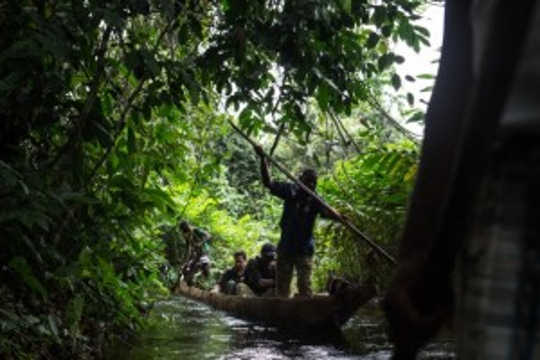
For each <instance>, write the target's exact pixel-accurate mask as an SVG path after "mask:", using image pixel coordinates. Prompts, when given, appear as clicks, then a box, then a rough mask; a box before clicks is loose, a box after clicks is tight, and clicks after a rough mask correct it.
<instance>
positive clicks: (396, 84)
mask: <svg viewBox="0 0 540 360" xmlns="http://www.w3.org/2000/svg"><path fill="white" fill-rule="evenodd" d="M391 81H392V86H393V87H394V89H396V90H399V88H400V87H401V77H400V76H399V75H398V74H394V75H392V80H391Z"/></svg>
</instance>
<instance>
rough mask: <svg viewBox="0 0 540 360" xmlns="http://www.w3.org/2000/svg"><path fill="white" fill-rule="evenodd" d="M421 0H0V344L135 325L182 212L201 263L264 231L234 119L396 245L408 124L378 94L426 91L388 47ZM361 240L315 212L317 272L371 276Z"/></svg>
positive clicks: (320, 278) (10, 352) (405, 37)
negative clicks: (205, 247)
mask: <svg viewBox="0 0 540 360" xmlns="http://www.w3.org/2000/svg"><path fill="white" fill-rule="evenodd" d="M424 5H425V1H421V0H389V1H377V0H296V1H289V0H265V1H264V0H251V1H247V0H192V1H190V0H108V1H102V0H86V1H79V0H73V1H69V0H55V1H51V0H33V1H30V0H7V1H3V2H2V3H1V4H0V29H1V32H2V34H3V35H2V37H1V38H0V109H1V112H2V118H3V119H4V120H3V121H2V122H1V124H0V201H1V204H2V206H1V207H0V238H1V239H2V240H1V241H2V249H3V250H2V252H1V253H0V266H1V267H0V277H1V284H0V300H1V302H0V356H2V357H3V358H53V357H54V358H66V359H67V358H69V359H72V358H86V357H99V356H101V355H102V351H103V349H104V346H105V345H106V344H107V343H108V342H109V341H110V340H111V339H113V338H115V337H120V338H123V337H125V336H126V335H130V334H134V333H135V332H136V330H137V329H138V328H139V327H140V326H144V324H145V320H144V314H145V312H147V311H148V309H149V308H150V306H151V303H152V301H153V300H155V299H156V298H157V297H159V296H167V294H168V292H169V289H168V287H169V286H170V283H171V281H174V279H172V278H171V271H167V269H169V270H170V267H169V266H168V265H167V263H168V261H167V258H166V256H165V243H164V241H163V236H162V235H163V233H164V232H167V231H168V232H171V231H172V232H174V231H175V229H177V224H178V222H179V221H180V220H182V219H185V220H187V221H189V222H190V223H192V224H194V225H196V226H198V227H201V228H203V229H205V230H206V231H208V232H209V233H211V234H212V235H213V237H214V241H213V245H212V258H213V261H214V267H213V273H212V276H213V277H214V278H217V276H219V271H221V270H223V269H224V268H226V267H227V266H230V263H231V254H232V253H233V252H234V251H236V250H237V249H240V248H243V249H245V250H246V251H247V252H248V253H249V254H250V255H254V254H256V253H257V251H258V250H259V247H260V245H261V244H262V243H263V242H265V241H268V240H269V241H272V242H274V243H275V242H277V241H278V239H279V228H278V225H277V224H278V220H279V216H280V212H281V203H280V201H278V200H277V199H275V198H272V197H271V196H270V195H269V194H268V193H267V191H265V190H264V189H263V187H262V185H261V183H260V180H259V167H258V161H257V158H256V155H255V154H254V152H253V151H252V149H251V148H250V146H249V145H248V144H247V143H246V142H245V141H244V140H243V139H242V138H241V137H239V136H238V135H237V134H235V133H234V132H233V130H232V129H231V127H230V126H229V125H228V123H227V120H228V119H232V120H233V121H234V122H236V123H238V124H239V125H240V126H241V127H242V128H243V129H244V130H245V131H247V132H248V133H249V134H250V136H252V137H253V138H255V139H257V140H258V141H260V142H261V143H262V144H263V146H264V147H265V149H267V150H268V151H270V149H272V152H273V154H274V156H275V157H276V158H277V159H279V160H280V161H281V162H282V163H283V164H286V166H287V167H289V168H290V169H291V170H293V171H298V170H299V169H301V168H303V167H305V166H312V167H315V168H317V170H318V171H319V173H320V174H321V180H320V183H319V188H318V191H319V192H320V194H321V195H322V196H323V197H324V198H325V199H326V200H327V201H328V202H329V203H330V204H332V205H333V206H335V207H336V208H337V209H339V211H341V212H342V213H344V214H347V216H348V217H349V218H350V219H352V220H353V222H354V223H355V224H356V225H357V226H358V227H359V228H360V229H362V231H364V232H365V233H366V234H368V235H369V236H371V237H372V238H373V239H374V240H375V241H377V242H378V243H379V244H381V245H382V246H384V247H385V248H386V249H387V250H388V251H390V252H395V250H396V249H395V246H396V238H397V235H398V233H399V230H400V227H401V225H402V222H403V216H404V211H405V208H406V202H407V196H408V193H409V191H410V189H411V186H412V181H413V179H414V175H415V169H416V162H417V155H418V141H417V140H416V139H415V138H414V136H413V135H411V134H410V133H409V132H408V131H407V130H406V129H405V128H403V126H402V125H400V123H399V122H398V121H396V120H395V119H393V118H392V117H391V116H390V115H388V113H387V111H385V109H387V107H388V104H389V102H392V103H393V104H396V103H398V104H399V108H400V109H401V110H402V117H403V120H405V119H407V118H408V119H409V120H410V121H421V120H422V111H421V110H418V109H416V108H415V99H414V96H413V95H412V94H410V93H405V92H403V91H402V81H405V80H408V81H414V80H415V78H414V76H410V75H408V76H407V77H406V78H404V79H402V78H401V77H400V76H399V75H397V74H396V73H395V70H394V67H393V65H394V64H395V63H401V62H403V61H404V59H403V57H402V56H400V55H399V54H396V53H394V52H393V50H392V49H393V44H395V43H396V42H398V41H402V42H405V43H407V44H408V45H409V46H410V47H412V48H414V49H415V50H416V51H419V49H420V47H421V46H423V45H425V44H428V37H429V32H428V31H427V30H426V29H425V28H423V27H421V26H418V25H417V24H416V23H415V21H417V20H419V19H420V14H421V10H422V7H423V6H424ZM411 75H414V74H411ZM274 148H275V151H274ZM273 176H274V177H279V174H278V173H277V172H276V171H275V170H274V171H273ZM368 250H369V248H368V247H367V246H366V245H365V244H364V243H362V242H361V241H359V240H358V239H357V238H356V237H355V236H353V235H351V234H350V233H349V232H347V231H346V229H345V228H344V227H343V226H341V225H338V224H336V223H330V222H328V223H327V222H325V221H320V222H319V225H318V226H317V254H316V272H315V274H314V280H315V282H316V284H317V286H318V287H319V288H320V287H321V286H322V284H323V282H324V280H325V278H326V276H327V273H328V271H333V272H336V273H338V274H340V275H343V276H347V277H349V278H351V279H361V278H363V277H364V276H366V273H367V272H368V271H371V272H373V273H374V274H376V275H377V279H379V286H380V287H381V288H384V284H385V281H386V278H387V276H388V274H389V272H390V271H391V267H389V266H387V264H385V262H384V261H381V260H380V259H378V258H376V257H375V259H374V260H373V261H370V262H369V264H368V263H365V262H364V259H365V255H366V254H367V253H368ZM164 269H165V270H164ZM172 275H174V271H172Z"/></svg>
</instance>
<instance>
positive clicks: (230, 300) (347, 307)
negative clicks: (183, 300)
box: [175, 283, 376, 329]
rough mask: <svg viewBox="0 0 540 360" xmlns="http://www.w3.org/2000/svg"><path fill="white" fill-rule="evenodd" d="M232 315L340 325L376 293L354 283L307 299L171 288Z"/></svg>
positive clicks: (297, 324)
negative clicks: (333, 292)
mask: <svg viewBox="0 0 540 360" xmlns="http://www.w3.org/2000/svg"><path fill="white" fill-rule="evenodd" d="M175 292H176V293H177V294H180V295H183V296H185V297H187V298H190V299H192V300H196V301H200V302H203V303H205V304H208V305H210V306H212V307H214V308H215V309H218V310H223V311H226V312H228V313H230V314H232V315H234V316H237V317H240V318H243V319H247V320H252V321H257V322H262V323H265V324H268V325H274V326H279V327H289V328H302V329H311V328H340V327H341V326H342V325H343V324H345V323H346V322H347V320H349V319H350V318H351V317H352V316H353V315H354V313H355V312H356V311H357V310H358V308H359V307H360V306H362V305H364V304H365V303H366V302H368V301H369V300H370V299H371V298H373V297H374V296H375V295H376V291H375V288H374V287H373V286H358V287H354V288H351V289H347V290H345V291H344V292H343V293H341V294H338V295H315V296H313V297H310V298H289V299H285V298H278V297H271V298H267V297H240V296H234V295H225V294H219V293H214V292H209V291H203V290H201V289H198V288H195V287H189V286H187V285H186V284H185V283H181V284H180V286H179V287H178V288H177V289H176V291H175Z"/></svg>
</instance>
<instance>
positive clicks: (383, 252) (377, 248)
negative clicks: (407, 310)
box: [229, 120, 396, 265]
mask: <svg viewBox="0 0 540 360" xmlns="http://www.w3.org/2000/svg"><path fill="white" fill-rule="evenodd" d="M229 123H230V124H231V126H232V128H233V129H234V130H236V132H237V133H238V134H240V136H242V137H243V138H244V139H246V141H247V142H249V143H250V144H251V145H252V146H256V145H258V144H257V143H255V141H253V140H251V138H250V137H249V136H247V135H246V134H245V133H244V132H243V131H242V130H240V129H239V128H238V127H237V126H236V125H234V123H233V122H232V121H230V120H229ZM263 153H264V156H265V157H266V158H267V159H268V160H270V162H271V163H272V164H273V165H274V166H275V167H277V168H278V169H279V170H280V171H281V172H282V173H283V174H285V175H286V176H287V177H288V178H289V179H291V180H292V181H293V182H294V183H296V185H298V186H300V188H302V190H304V191H305V192H306V193H308V194H309V195H310V196H311V197H313V198H314V199H315V200H317V202H319V204H321V205H322V206H323V207H324V208H325V209H326V210H328V211H330V212H331V213H332V214H333V215H334V216H335V217H336V218H338V219H339V220H340V221H341V223H342V224H343V225H345V227H347V228H348V229H349V230H350V231H352V232H353V233H354V234H356V235H358V236H359V237H360V238H361V239H362V240H364V241H366V242H367V243H368V244H369V246H371V247H372V248H373V249H374V250H375V251H377V252H379V253H380V254H381V255H382V256H383V257H384V258H386V259H387V260H388V261H390V262H391V263H392V264H394V265H395V264H396V260H395V259H394V258H393V257H392V256H391V255H390V254H388V253H387V252H386V250H384V249H383V248H382V247H380V246H379V245H377V244H376V243H375V242H374V241H373V240H371V239H370V238H368V237H367V236H366V235H365V234H363V233H362V232H361V231H360V230H359V229H358V228H357V227H356V226H354V224H352V223H351V222H349V221H347V219H345V218H343V217H342V216H340V215H339V214H338V212H337V211H336V210H334V208H333V207H331V206H330V205H328V204H327V203H326V202H325V201H324V200H323V199H322V198H321V197H320V196H319V195H317V194H316V193H314V192H313V191H311V189H310V188H308V187H307V186H306V185H304V184H303V183H302V182H301V181H300V180H298V179H297V178H296V177H295V176H294V175H293V174H291V173H290V172H289V171H288V170H287V169H286V168H285V167H284V166H282V165H281V164H280V163H279V162H277V161H276V160H274V158H272V157H271V156H269V155H267V154H266V153H265V152H264V151H263Z"/></svg>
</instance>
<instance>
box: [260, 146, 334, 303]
mask: <svg viewBox="0 0 540 360" xmlns="http://www.w3.org/2000/svg"><path fill="white" fill-rule="evenodd" d="M254 149H255V152H256V153H257V154H258V155H259V157H260V158H261V176H262V182H263V185H264V186H265V187H267V188H268V189H270V193H271V194H272V195H275V196H277V197H279V198H281V199H283V200H285V203H284V205H283V214H282V216H281V221H280V223H279V225H280V227H281V239H280V240H279V244H278V251H277V252H278V259H277V294H278V296H281V297H289V293H290V285H291V280H292V275H293V270H294V268H296V273H297V277H298V282H297V287H298V292H299V295H300V296H308V297H309V296H311V294H312V292H311V271H312V266H313V253H314V252H315V245H314V239H313V226H314V225H315V218H316V217H317V214H320V215H321V216H322V217H325V218H328V219H332V220H341V215H340V214H339V213H337V212H336V213H331V212H330V211H328V210H327V209H326V208H324V207H323V206H322V204H320V203H319V201H317V200H316V199H314V198H313V197H311V196H310V195H309V194H308V193H306V192H305V191H304V190H302V188H300V186H298V185H297V184H295V183H291V182H277V181H272V180H271V179H270V175H269V173H268V164H267V161H266V157H265V155H264V152H263V150H262V148H261V146H260V145H255V146H254ZM300 181H301V182H302V183H303V184H304V185H306V187H307V188H309V189H310V190H312V191H315V187H316V186H317V173H316V172H315V170H313V169H306V170H304V171H303V172H302V174H301V175H300Z"/></svg>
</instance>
